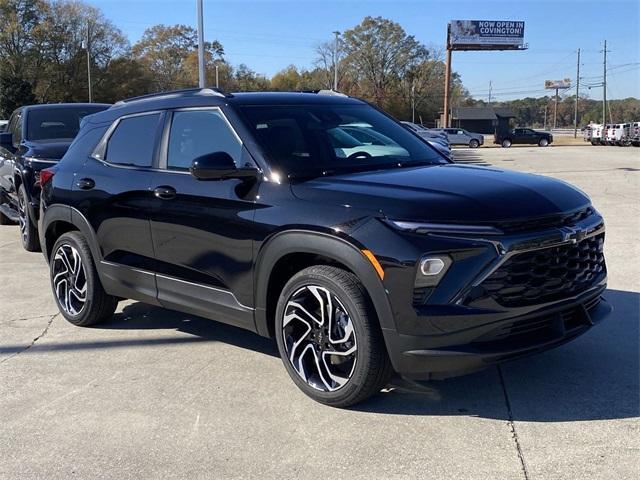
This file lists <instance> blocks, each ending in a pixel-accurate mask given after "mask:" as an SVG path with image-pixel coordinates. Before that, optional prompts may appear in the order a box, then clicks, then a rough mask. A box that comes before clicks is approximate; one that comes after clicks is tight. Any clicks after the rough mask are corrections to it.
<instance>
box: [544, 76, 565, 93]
mask: <svg viewBox="0 0 640 480" xmlns="http://www.w3.org/2000/svg"><path fill="white" fill-rule="evenodd" d="M544 88H547V89H550V90H556V89H558V90H564V89H567V88H571V79H570V78H565V79H564V80H545V81H544Z"/></svg>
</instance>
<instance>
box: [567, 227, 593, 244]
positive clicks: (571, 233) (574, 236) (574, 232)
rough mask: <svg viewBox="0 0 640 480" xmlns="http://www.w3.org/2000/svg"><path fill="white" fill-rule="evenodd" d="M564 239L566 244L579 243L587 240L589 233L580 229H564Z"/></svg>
mask: <svg viewBox="0 0 640 480" xmlns="http://www.w3.org/2000/svg"><path fill="white" fill-rule="evenodd" d="M560 230H562V239H563V241H565V242H571V243H578V242H581V241H582V240H584V239H585V237H586V236H587V231H586V230H582V229H580V228H571V227H563V228H561V229H560Z"/></svg>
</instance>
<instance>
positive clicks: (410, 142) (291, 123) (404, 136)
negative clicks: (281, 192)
mask: <svg viewBox="0 0 640 480" xmlns="http://www.w3.org/2000/svg"><path fill="white" fill-rule="evenodd" d="M239 110H240V112H241V113H242V116H243V117H244V120H245V121H246V122H247V123H248V125H249V128H250V129H251V131H252V132H253V134H254V135H255V137H256V139H257V140H258V143H260V146H261V147H262V148H263V150H264V151H265V153H266V154H267V155H268V157H269V159H270V161H271V164H272V167H273V168H275V169H276V170H280V171H282V172H283V173H285V174H287V175H289V176H293V177H298V176H306V175H331V174H338V173H345V172H349V171H364V170H377V169H382V168H398V167H404V166H416V165H424V164H433V163H447V162H446V160H445V159H443V158H442V156H441V155H440V154H438V153H437V152H436V151H435V150H434V149H433V148H432V147H430V146H429V145H428V144H426V143H425V142H423V141H422V140H420V139H418V138H416V137H415V136H414V135H412V134H411V133H410V132H408V131H407V130H406V129H405V128H403V127H402V126H401V125H398V123H396V122H395V121H393V120H392V119H391V118H389V117H387V116H386V115H384V114H382V113H381V112H379V111H377V110H376V109H375V108H372V107H370V106H368V105H290V106H241V107H239Z"/></svg>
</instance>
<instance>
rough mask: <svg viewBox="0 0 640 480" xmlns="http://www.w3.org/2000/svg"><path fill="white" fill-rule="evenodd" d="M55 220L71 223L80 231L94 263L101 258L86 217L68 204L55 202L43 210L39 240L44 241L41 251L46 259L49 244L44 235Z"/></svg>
mask: <svg viewBox="0 0 640 480" xmlns="http://www.w3.org/2000/svg"><path fill="white" fill-rule="evenodd" d="M57 221H63V222H66V223H70V224H71V225H73V226H74V227H76V228H77V229H78V230H79V231H80V233H82V234H83V235H84V236H85V238H86V239H87V242H88V243H89V248H90V249H91V254H92V255H93V259H94V261H95V262H96V265H97V264H98V262H99V261H100V260H102V254H101V253H100V249H99V247H98V243H97V238H96V234H95V232H94V231H93V228H92V227H91V224H90V223H89V220H87V219H86V217H85V216H84V215H83V214H82V213H81V212H80V211H78V210H76V209H75V208H73V207H71V206H69V205H62V204H59V203H56V204H52V205H49V206H48V207H47V210H46V211H45V212H44V218H43V219H42V229H41V232H42V234H41V240H44V242H45V243H43V245H44V247H45V248H43V250H42V251H43V253H44V254H45V257H46V258H47V261H48V260H49V258H48V256H47V252H48V250H49V245H47V244H46V237H47V233H48V232H49V229H50V228H51V226H52V225H53V224H54V223H55V222H57Z"/></svg>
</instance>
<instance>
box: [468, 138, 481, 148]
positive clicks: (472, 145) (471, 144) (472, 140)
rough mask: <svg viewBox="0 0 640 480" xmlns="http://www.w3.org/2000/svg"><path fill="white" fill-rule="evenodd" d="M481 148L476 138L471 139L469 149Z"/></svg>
mask: <svg viewBox="0 0 640 480" xmlns="http://www.w3.org/2000/svg"><path fill="white" fill-rule="evenodd" d="M479 146H480V142H479V141H478V140H476V139H475V138H473V139H471V141H470V142H469V148H478V147H479Z"/></svg>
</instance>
